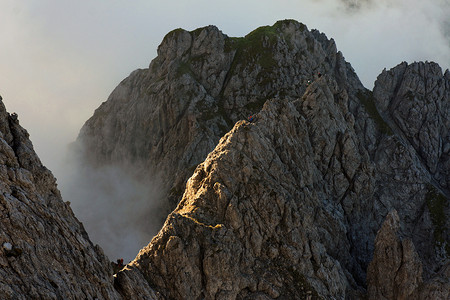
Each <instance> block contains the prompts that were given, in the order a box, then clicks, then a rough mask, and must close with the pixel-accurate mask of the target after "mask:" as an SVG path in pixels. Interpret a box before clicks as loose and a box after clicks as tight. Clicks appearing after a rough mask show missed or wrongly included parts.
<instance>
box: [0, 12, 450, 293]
mask: <svg viewBox="0 0 450 300" xmlns="http://www.w3.org/2000/svg"><path fill="white" fill-rule="evenodd" d="M449 91H450V76H449V72H448V71H446V72H445V73H444V74H443V72H442V70H441V68H440V67H439V66H438V65H436V64H434V63H429V62H425V63H413V64H406V63H402V64H400V65H398V66H397V67H395V68H393V69H391V70H389V71H383V72H382V73H381V74H380V76H379V77H378V80H377V82H376V83H375V88H374V91H373V92H372V91H369V90H367V89H365V88H364V87H363V86H362V84H361V83H360V81H359V79H358V77H357V76H356V74H355V73H354V71H353V69H352V67H351V66H350V64H349V63H347V62H346V61H345V60H344V58H343V55H342V54H341V53H340V52H338V51H337V49H336V46H335V43H334V41H333V40H329V39H328V38H327V37H326V36H325V35H324V34H321V33H319V32H318V31H315V30H313V31H309V30H308V29H307V28H306V26H305V25H303V24H301V23H298V22H296V21H292V20H285V21H279V22H277V23H275V24H274V25H273V26H266V27H261V28H258V29H256V30H255V31H253V32H251V33H250V34H248V35H247V36H245V37H243V38H231V37H228V36H226V35H224V34H223V33H221V32H220V31H219V30H218V29H217V28H216V27H214V26H208V27H204V28H200V29H197V30H194V31H192V32H188V31H185V30H182V29H177V30H174V31H172V32H170V33H169V34H168V35H167V36H166V37H165V38H164V40H163V41H162V43H161V45H160V46H159V48H158V56H157V57H156V58H155V59H154V60H153V61H152V62H151V64H150V67H149V68H148V69H144V70H137V71H134V72H133V73H131V74H130V76H129V77H128V78H126V79H124V81H122V82H121V83H120V85H119V86H118V87H117V88H116V89H115V90H114V91H113V93H112V94H111V96H110V97H109V99H108V100H107V101H106V102H104V103H103V104H102V105H101V106H100V107H99V108H98V109H97V110H96V111H95V113H94V115H93V117H92V118H91V119H89V120H88V121H87V122H86V124H85V125H84V126H83V128H82V130H81V132H80V136H79V139H78V141H77V144H78V146H79V149H81V152H80V154H81V157H82V160H83V162H84V163H86V164H89V165H90V166H93V167H101V166H105V165H119V166H121V167H123V168H127V169H128V170H131V171H132V173H133V174H135V175H136V177H138V178H141V179H142V180H149V182H150V181H152V180H158V181H160V182H161V186H162V190H163V192H162V195H161V199H160V201H161V203H162V204H165V205H167V206H168V207H170V208H171V210H172V212H171V213H170V214H168V216H167V218H166V220H165V223H164V224H163V225H162V228H161V230H160V231H159V233H158V234H157V235H156V236H155V237H154V238H153V239H152V241H151V242H150V241H149V242H150V243H149V244H148V245H147V246H146V247H144V248H143V249H142V250H141V251H140V252H139V253H138V254H137V257H136V259H135V260H133V261H132V262H130V263H129V264H128V265H126V266H125V268H124V269H123V270H122V271H120V272H118V273H117V274H116V276H115V277H114V279H113V277H112V269H111V267H110V266H109V263H108V262H107V260H106V259H105V257H104V255H103V254H102V252H101V250H100V249H99V248H98V247H93V246H92V243H91V242H90V241H89V239H88V237H87V235H86V233H85V232H84V230H83V229H82V227H81V225H80V224H79V223H78V221H76V219H75V218H74V217H73V214H72V213H71V211H70V208H69V207H68V205H67V204H65V203H63V202H62V201H61V199H60V196H59V193H58V192H57V190H56V186H55V183H54V179H53V177H52V176H51V174H50V173H49V171H47V170H46V169H43V167H42V166H41V164H40V162H39V161H38V159H37V157H36V156H35V154H34V152H32V147H31V143H30V142H29V141H28V139H27V138H25V136H26V135H25V134H23V132H22V131H23V129H20V130H22V131H20V130H19V129H17V128H20V127H18V125H17V124H16V123H15V122H16V121H15V117H13V116H9V115H7V113H6V112H4V113H3V115H4V117H2V118H0V120H2V121H0V129H1V131H2V133H3V141H4V143H3V144H4V145H3V146H2V148H1V149H3V150H2V153H4V155H3V156H4V161H5V163H4V170H5V171H4V172H2V173H1V174H4V176H3V175H2V176H3V177H2V178H3V179H4V180H3V181H2V182H4V190H5V191H6V192H5V193H4V197H3V198H1V199H5V200H4V201H3V200H2V202H0V204H1V205H2V206H1V207H2V217H3V219H2V222H5V224H7V225H5V226H4V227H2V231H1V234H3V233H4V232H5V233H4V234H3V235H2V236H0V238H2V240H1V242H2V247H3V248H2V251H3V252H1V256H0V259H1V260H0V262H1V263H2V266H3V265H5V266H6V267H5V268H4V269H1V270H0V271H1V272H4V271H3V270H9V269H7V268H8V267H9V268H11V273H7V274H5V276H2V277H0V278H1V279H0V283H1V284H2V285H0V289H3V290H2V291H5V293H6V294H7V295H10V298H11V299H15V298H17V297H15V296H16V295H19V296H18V298H20V297H22V298H23V299H28V298H30V297H27V295H32V297H31V298H33V297H34V298H39V297H41V298H42V297H43V298H50V299H51V298H58V297H60V298H69V299H70V298H73V299H78V298H79V296H80V294H78V292H79V291H80V290H85V295H86V296H85V297H87V298H94V297H98V298H106V299H114V298H121V297H122V298H124V299H320V298H322V299H367V298H370V299H383V298H386V299H414V298H415V299H429V298H436V299H440V298H442V299H445V298H446V297H448V291H449V270H450V268H449V254H450V247H449V243H450V241H449V219H450V218H448V216H449V213H450V212H449V209H450V208H449V205H448V201H449V193H448V191H449V188H448V184H449V176H448V174H449V168H448V161H449V150H450V148H449V146H448V145H449V135H448V128H449V121H448V116H449V109H448V105H449V104H448V103H449V97H448V95H449ZM250 115H251V116H252V118H251V119H249V118H248V117H249V116H250ZM14 128H16V129H14ZM14 132H15V133H14ZM20 132H22V133H20ZM20 145H25V146H20ZM30 149H31V150H30ZM30 153H32V154H30ZM21 168H22V169H24V170H28V171H27V172H28V173H29V174H28V173H27V172H25V171H23V172H25V173H24V174H25V175H24V174H22V175H20V174H21V173H20V172H18V171H17V170H21ZM10 169H12V170H13V171H10ZM23 172H22V173H23ZM39 172H40V173H39ZM27 174H28V175H27ZM45 174H47V175H45ZM14 186H18V187H20V189H18V188H17V189H16V190H19V191H20V192H21V193H22V194H23V195H25V196H24V197H25V198H24V199H28V202H30V203H31V204H26V203H25V202H24V201H25V200H21V199H22V198H21V197H22V196H21V195H22V194H20V193H18V192H14V189H13V187H14ZM23 203H25V204H23ZM130 205H132V203H131V202H130ZM31 208H33V209H31ZM14 211H17V212H18V213H20V214H25V215H26V216H27V217H23V218H21V219H20V218H19V217H15V216H16V215H17V213H16V214H14V213H11V212H14ZM149 213H150V212H149ZM41 215H42V216H45V217H41ZM149 216H150V215H149ZM123 217H128V216H123ZM133 217H135V216H131V217H130V222H131V221H132V220H133ZM47 218H49V219H47ZM149 218H150V217H149ZM15 220H19V224H21V225H20V226H22V227H23V228H27V230H24V229H20V230H16V229H14V230H13V229H12V228H13V227H8V226H13V225H12V224H15V223H14V222H15ZM27 222H28V223H27ZM33 222H34V223H33ZM39 222H40V223H42V225H41V226H40V225H39ZM9 224H11V225H9ZM28 224H36V225H35V226H33V225H28ZM2 226H3V223H2ZM14 226H17V225H14ZM20 226H19V227H18V228H20ZM41 227H43V228H44V229H43V230H45V232H46V233H47V232H54V233H52V234H46V235H45V236H43V235H42V234H40V231H41V229H40V228H41ZM47 227H48V228H52V230H53V231H50V229H47ZM3 228H7V229H6V230H3ZM8 228H11V229H8ZM30 228H35V229H30ZM16 232H17V233H16ZM20 232H22V233H20ZM14 234H17V235H18V236H14ZM19 234H22V236H19ZM13 237H14V238H13ZM41 240H42V241H41ZM51 241H53V243H52V247H53V248H51V249H55V250H53V251H52V253H44V254H47V257H46V258H45V259H47V261H44V263H40V260H39V259H41V257H45V255H40V253H39V255H36V257H37V258H29V259H28V257H27V256H24V255H30V254H27V253H32V252H33V251H37V250H36V249H39V245H40V244H41V243H42V244H44V245H45V243H49V244H50V243H51ZM27 245H32V246H27ZM27 247H28V248H29V249H28V248H27ZM70 247H72V248H70ZM27 249H28V250H27ZM62 249H66V250H67V249H70V250H71V251H68V253H69V254H68V255H66V256H68V257H69V258H66V257H64V259H66V260H67V261H68V262H66V260H62V261H64V262H65V263H64V264H63V263H62V262H59V264H60V265H61V266H58V265H57V267H56V269H55V268H53V267H52V268H50V266H51V265H52V262H54V261H61V257H60V256H61V255H58V253H60V252H58V251H63V250H62ZM79 249H81V250H79ZM30 257H31V256H30ZM81 257H82V258H83V259H81ZM25 258H27V259H26V260H25ZM57 258H58V259H59V260H58V259H57ZM22 259H23V264H22V265H19V267H18V266H17V265H15V264H17V262H21V260H22ZM25 261H26V262H30V261H31V262H32V263H31V264H25ZM71 262H76V263H78V265H77V264H75V266H72V264H71ZM66 266H69V267H67V268H68V269H65V268H66ZM80 266H81V267H80ZM12 270H14V271H15V272H16V273H14V274H13V273H12ZM18 270H19V271H18ZM25 270H28V271H25ZM48 270H51V271H48ZM55 270H56V271H55ZM44 271H45V272H46V273H45V275H39V274H41V273H43V272H44ZM5 272H6V271H5ZM20 272H24V274H28V273H26V272H29V274H33V276H34V277H33V276H32V277H31V278H33V279H30V280H34V282H36V284H34V282H33V284H29V285H28V286H45V287H46V289H42V291H41V290H39V292H41V293H43V294H33V293H34V292H35V290H33V289H32V288H25V287H24V286H27V285H19V284H18V283H17V284H15V282H20V280H22V277H24V276H22V274H21V273H20ZM8 274H9V276H7V275H8ZM45 276H47V277H45ZM49 276H52V277H49ZM83 276H84V278H93V277H95V278H96V279H95V280H94V279H92V280H89V282H90V283H88V282H87V281H86V279H85V280H84V281H82V282H81V281H80V282H81V283H77V284H73V285H69V284H68V283H66V282H78V281H77V280H78V278H81V277H83ZM89 276H91V277H89ZM3 278H9V279H3ZM6 280H9V281H6ZM58 280H59V281H58ZM52 282H53V283H54V284H52ZM47 289H48V291H49V292H48V293H47V294H44V293H46V292H45V291H47ZM86 291H88V292H86ZM51 293H53V294H51ZM58 293H60V294H58ZM35 295H37V296H35ZM60 295H61V296H60Z"/></svg>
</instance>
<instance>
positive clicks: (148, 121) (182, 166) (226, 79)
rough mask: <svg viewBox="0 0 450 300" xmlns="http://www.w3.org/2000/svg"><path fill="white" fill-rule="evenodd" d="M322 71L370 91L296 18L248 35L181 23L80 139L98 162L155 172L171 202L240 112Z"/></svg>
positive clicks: (285, 94) (289, 93)
mask: <svg viewBox="0 0 450 300" xmlns="http://www.w3.org/2000/svg"><path fill="white" fill-rule="evenodd" d="M319 73H320V74H329V75H332V76H333V78H336V80H337V83H338V84H339V86H340V87H341V88H342V89H343V90H345V92H346V93H348V94H349V97H351V98H355V101H357V100H356V96H355V95H356V92H357V91H358V90H363V91H364V90H365V89H364V87H363V86H362V84H361V83H360V81H359V79H358V77H357V76H356V74H355V73H354V71H353V69H352V68H351V66H350V64H348V63H347V62H345V60H344V58H343V56H342V54H341V53H340V52H338V51H337V50H336V45H335V43H334V41H333V40H328V39H327V38H326V36H325V35H324V34H321V33H319V32H318V31H316V30H313V31H308V30H307V28H306V26H305V25H303V24H301V23H299V22H296V21H292V20H286V21H279V22H277V23H275V24H274V25H273V26H265V27H260V28H258V29H256V30H254V31H252V32H251V33H249V34H248V35H247V36H245V37H242V38H231V37H228V36H226V35H225V34H223V33H222V32H221V31H219V30H218V29H217V28H216V27H214V26H208V27H204V28H200V29H197V30H194V31H192V32H188V31H185V30H183V29H176V30H174V31H172V32H170V33H169V34H167V35H166V37H165V38H164V39H163V42H162V43H161V45H160V46H159V47H158V56H157V57H156V58H155V59H154V60H153V61H152V62H151V64H150V67H149V68H148V69H143V70H136V71H135V72H133V73H132V74H131V75H130V76H129V77H128V78H126V79H125V80H124V81H122V82H121V84H120V85H119V86H118V87H117V88H116V89H115V90H114V91H113V93H112V94H111V95H110V97H109V99H108V101H107V102H105V103H104V104H102V105H101V106H100V107H99V108H98V109H97V110H96V112H95V113H94V116H93V117H92V118H91V119H89V120H88V121H87V122H86V124H85V125H84V126H83V128H82V130H81V132H80V135H79V138H78V140H79V141H80V143H81V144H82V145H83V146H84V147H85V153H86V155H85V158H86V159H87V160H88V161H90V162H92V163H97V164H109V163H114V164H122V165H129V164H131V165H134V166H136V165H137V167H135V168H137V169H140V171H139V173H141V174H143V173H146V172H147V171H148V170H149V169H151V170H153V171H154V172H158V173H159V174H160V177H162V181H163V183H164V190H165V191H166V193H167V194H170V197H169V198H170V204H171V207H172V208H174V207H175V206H176V204H177V203H178V201H179V200H180V197H181V195H182V193H183V190H184V185H185V183H186V180H187V178H188V177H189V176H190V175H191V173H192V170H193V169H194V168H195V167H196V166H197V164H199V163H200V162H201V161H203V160H204V159H205V157H206V155H207V154H208V153H209V152H210V151H212V150H213V149H214V147H215V145H216V144H217V142H218V140H219V139H220V137H221V136H223V135H224V134H225V133H226V132H228V131H229V130H230V129H231V128H232V127H233V125H234V124H235V123H236V122H237V121H238V120H240V119H245V118H247V117H248V116H249V115H251V114H255V113H257V112H258V111H259V110H260V109H261V107H262V106H263V104H264V102H265V101H266V100H267V99H269V98H283V99H295V98H299V97H301V96H302V95H303V93H304V92H305V90H306V87H307V84H308V81H312V80H314V79H315V78H316V77H317V75H318V74H319ZM169 149H170V151H168V150H169Z"/></svg>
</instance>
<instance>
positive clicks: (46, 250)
mask: <svg viewBox="0 0 450 300" xmlns="http://www.w3.org/2000/svg"><path fill="white" fill-rule="evenodd" d="M0 100H1V97H0ZM0 191H1V193H0V298H1V299H14V300H16V299H120V295H119V293H118V292H117V291H116V290H115V289H114V287H113V274H112V269H111V266H110V263H109V260H108V259H107V257H106V256H105V255H104V254H103V252H102V250H101V249H100V248H99V247H98V246H94V245H93V244H92V242H91V241H90V240H89V238H88V235H87V233H86V232H85V230H84V228H83V226H82V224H81V223H80V222H78V220H77V219H76V218H75V216H74V215H73V213H72V210H71V209H70V206H69V204H68V203H65V202H63V201H62V199H61V196H60V193H59V191H58V189H57V186H56V180H55V178H54V177H53V175H52V173H51V172H50V171H49V170H48V169H47V168H45V167H44V166H43V165H42V163H41V162H40V160H39V158H38V157H37V155H36V153H35V152H34V150H33V145H32V143H31V142H30V140H29V139H28V133H27V131H26V130H25V129H23V128H22V127H21V126H20V125H19V121H18V118H17V115H16V114H8V113H7V112H6V110H5V107H4V105H3V102H1V101H0Z"/></svg>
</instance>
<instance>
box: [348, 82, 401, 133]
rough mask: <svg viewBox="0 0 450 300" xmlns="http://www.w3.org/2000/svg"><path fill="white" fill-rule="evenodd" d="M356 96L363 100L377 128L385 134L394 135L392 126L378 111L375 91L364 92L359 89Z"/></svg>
mask: <svg viewBox="0 0 450 300" xmlns="http://www.w3.org/2000/svg"><path fill="white" fill-rule="evenodd" d="M356 97H358V99H359V101H361V103H362V105H363V106H364V108H365V109H366V111H367V113H368V114H369V116H370V118H371V119H372V120H374V121H375V124H376V125H377V128H378V129H379V130H380V131H381V132H382V133H384V134H387V135H392V134H393V133H392V130H391V128H390V127H389V125H388V124H387V123H386V122H385V121H384V120H383V118H382V117H381V115H380V114H379V113H378V110H377V108H376V106H375V98H374V96H373V93H372V92H371V91H364V92H363V91H361V90H359V91H358V93H357V94H356Z"/></svg>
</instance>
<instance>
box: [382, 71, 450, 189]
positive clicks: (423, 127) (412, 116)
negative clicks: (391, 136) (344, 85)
mask: <svg viewBox="0 0 450 300" xmlns="http://www.w3.org/2000/svg"><path fill="white" fill-rule="evenodd" d="M449 81H450V73H449V71H448V70H447V71H446V72H445V74H444V75H443V74H442V70H441V68H440V67H439V65H438V64H436V63H428V62H427V63H424V62H419V63H413V64H410V65H408V64H407V63H405V62H404V63H402V64H400V65H398V66H397V67H395V68H393V69H391V70H389V71H386V70H384V71H383V72H382V73H381V74H380V75H379V76H378V79H377V81H376V84H375V88H374V95H375V98H376V104H377V107H378V109H379V110H380V112H381V113H382V115H383V116H384V117H385V118H386V119H387V120H388V122H389V123H390V125H391V126H392V128H394V129H395V131H396V133H397V134H398V135H399V136H400V137H402V138H404V139H406V140H407V141H408V142H409V143H410V144H411V145H412V146H413V147H414V149H415V150H416V151H417V153H418V155H419V157H420V158H421V159H422V160H423V161H424V163H425V165H426V167H427V169H428V171H429V172H430V173H431V175H432V176H433V178H432V179H433V181H435V182H436V183H437V184H438V185H439V186H440V188H441V189H443V190H445V192H446V193H447V196H448V195H449V194H450V114H449V111H450V101H449V93H450V87H449Z"/></svg>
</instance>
